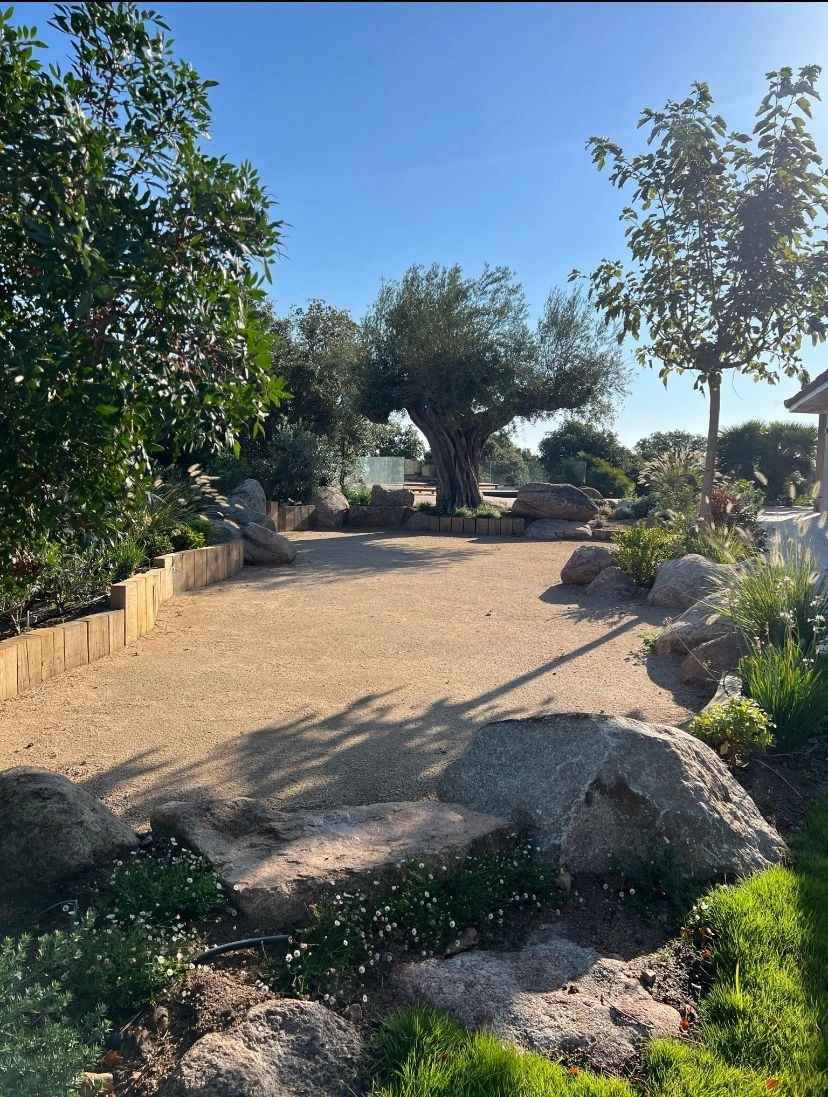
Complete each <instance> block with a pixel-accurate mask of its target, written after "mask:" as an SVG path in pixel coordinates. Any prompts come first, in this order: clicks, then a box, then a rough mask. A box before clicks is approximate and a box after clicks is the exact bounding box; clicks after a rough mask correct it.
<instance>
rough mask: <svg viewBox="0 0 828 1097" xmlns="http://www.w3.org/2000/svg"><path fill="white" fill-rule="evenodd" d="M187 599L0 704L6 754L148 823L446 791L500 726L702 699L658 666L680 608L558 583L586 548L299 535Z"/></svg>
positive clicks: (685, 705) (657, 714) (676, 706)
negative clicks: (649, 644) (156, 810)
mask: <svg viewBox="0 0 828 1097" xmlns="http://www.w3.org/2000/svg"><path fill="white" fill-rule="evenodd" d="M292 537H293V539H294V540H295V541H296V542H297V543H298V547H299V556H298V559H297V563H296V565H295V566H294V567H292V568H284V569H275V570H268V569H264V568H245V569H244V570H243V571H242V572H241V573H240V574H239V575H238V576H236V577H235V578H234V579H232V580H230V581H228V582H226V583H221V584H219V585H217V586H214V587H209V588H206V589H204V590H198V591H191V592H189V593H187V594H183V595H180V596H179V597H177V598H175V599H174V600H173V601H171V602H168V603H167V604H166V605H165V606H164V608H163V610H162V613H161V617H160V619H159V622H158V624H157V625H156V627H155V629H154V630H153V631H152V632H151V633H148V634H147V635H146V636H144V637H142V638H141V639H140V640H139V641H138V643H137V644H135V645H134V646H132V647H130V648H127V649H126V650H125V651H123V652H121V653H119V654H117V655H114V656H111V657H109V658H106V659H103V660H101V661H99V662H97V663H94V664H92V665H91V666H88V667H82V668H80V669H78V670H75V671H72V672H70V673H68V674H64V675H62V676H60V677H58V678H54V679H52V680H51V681H49V682H46V683H45V684H44V685H42V686H40V687H38V688H37V689H34V690H32V691H30V692H28V693H26V694H23V695H21V696H20V697H17V698H13V699H12V700H9V701H5V702H2V703H0V766H2V767H5V766H13V765H21V764H30V765H40V766H46V767H48V768H50V769H55V770H60V771H61V772H63V773H65V774H67V775H68V776H70V777H72V778H73V779H75V780H77V781H79V782H80V783H82V784H84V785H85V786H86V787H87V788H88V789H89V790H90V791H91V792H93V793H94V794H95V795H97V796H101V797H102V798H103V799H105V800H106V801H107V802H108V803H109V804H110V805H111V806H113V807H114V808H116V810H119V811H121V812H122V813H123V814H124V815H125V816H126V817H127V818H128V819H129V820H130V821H131V822H132V823H133V824H135V825H140V824H142V823H144V822H145V820H146V818H147V815H148V813H149V811H150V809H151V808H152V806H153V805H154V804H157V803H160V802H163V801H164V800H169V799H175V798H181V797H182V796H192V795H195V794H199V793H211V794H214V795H216V794H217V795H225V796H230V795H248V796H263V797H267V798H269V799H271V800H272V801H273V802H274V803H276V804H278V805H281V806H284V807H293V806H297V807H298V806H316V805H323V804H324V805H342V804H358V803H371V802H374V801H382V800H398V799H416V798H419V797H423V796H430V795H433V792H434V787H435V781H436V778H437V776H438V774H439V773H440V771H441V770H442V769H443V767H444V766H445V765H446V764H447V763H448V762H449V761H451V760H452V759H453V758H454V757H456V756H457V754H458V753H459V752H460V751H462V749H463V747H464V746H465V745H466V743H468V741H469V739H470V737H471V736H472V734H473V732H474V729H475V728H476V727H477V726H478V725H480V724H481V723H485V722H486V721H488V720H493V719H498V718H503V717H506V716H511V717H514V716H523V715H530V714H533V713H537V712H540V711H566V710H579V709H580V710H595V711H606V712H612V713H617V714H620V715H628V716H635V717H639V718H642V719H647V720H652V721H657V722H659V721H660V722H677V721H679V720H681V719H683V718H684V717H685V716H686V715H687V714H688V711H689V710H690V709H693V708H698V707H700V705H701V704H702V703H703V700H704V698H703V696H702V695H700V694H699V692H698V691H696V690H693V689H690V688H688V687H686V686H682V685H681V684H680V683H679V681H678V673H677V667H678V661H675V662H671V661H668V660H664V659H659V660H653V659H651V660H650V661H649V662H650V664H651V665H650V666H649V667H648V666H647V664H646V663H645V660H644V656H643V650H642V644H641V634H642V633H644V632H648V631H652V630H653V629H654V627H657V626H658V625H659V624H660V623H661V621H662V620H663V616H664V615H663V613H661V612H659V611H656V610H650V609H647V608H646V607H643V606H642V607H635V609H636V612H631V611H630V607H627V608H625V609H623V610H618V609H615V608H612V607H607V606H606V605H602V604H600V603H597V604H596V603H591V602H590V600H589V599H587V598H585V597H583V596H582V595H581V594H580V592H579V591H578V590H577V589H576V588H571V587H562V586H560V584H559V575H560V569H561V566H562V565H563V563H564V561H565V560H566V559H567V558H568V557H569V555H570V554H571V552H572V550H573V548H574V547H575V546H573V545H571V544H555V543H552V544H544V543H540V542H531V541H524V540H522V539H517V538H516V539H508V538H506V539H502V540H496V539H488V538H487V539H485V540H480V541H477V540H475V539H465V538H461V537H435V536H429V535H419V536H414V535H410V534H409V535H404V534H401V533H397V532H387V533H386V532H382V533H369V532H365V533H345V534H339V533H303V534H302V533H300V534H293V535H292Z"/></svg>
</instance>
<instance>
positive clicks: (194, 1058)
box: [161, 999, 363, 1097]
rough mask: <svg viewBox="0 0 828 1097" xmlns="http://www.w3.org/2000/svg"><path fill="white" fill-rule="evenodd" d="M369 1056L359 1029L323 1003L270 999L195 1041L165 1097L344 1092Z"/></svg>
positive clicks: (331, 1095)
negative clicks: (235, 1023)
mask: <svg viewBox="0 0 828 1097" xmlns="http://www.w3.org/2000/svg"><path fill="white" fill-rule="evenodd" d="M362 1054H363V1043H362V1039H361V1037H360V1035H359V1033H358V1032H357V1030H356V1028H355V1027H354V1026H353V1025H352V1024H350V1023H349V1022H348V1021H346V1020H344V1018H342V1017H338V1016H337V1015H336V1014H335V1013H333V1012H331V1010H329V1009H326V1008H325V1006H323V1005H321V1004H320V1003H319V1002H303V1001H291V1000H287V999H280V1000H277V1001H272V1002H265V1003H264V1004H262V1005H260V1006H255V1007H254V1008H253V1009H251V1010H250V1012H249V1013H248V1014H247V1017H246V1018H245V1020H244V1021H243V1022H242V1024H241V1025H240V1026H239V1027H238V1028H237V1029H235V1030H234V1031H232V1032H228V1033H218V1032H212V1033H209V1034H208V1035H207V1036H203V1037H202V1038H201V1039H200V1040H198V1041H197V1042H196V1043H195V1044H193V1046H192V1047H191V1048H190V1049H189V1051H188V1052H187V1053H186V1054H185V1056H184V1058H183V1059H182V1060H181V1062H180V1063H179V1065H178V1066H177V1067H176V1069H175V1072H174V1073H173V1074H172V1076H171V1077H170V1079H169V1081H168V1082H167V1084H166V1085H165V1086H164V1087H163V1089H162V1090H161V1097H344V1095H345V1094H348V1093H353V1092H355V1086H356V1082H357V1072H358V1069H359V1062H360V1058H361V1056H362Z"/></svg>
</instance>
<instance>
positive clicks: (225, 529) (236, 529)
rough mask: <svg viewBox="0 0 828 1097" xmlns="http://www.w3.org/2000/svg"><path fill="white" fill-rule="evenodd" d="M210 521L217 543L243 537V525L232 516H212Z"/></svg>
mask: <svg viewBox="0 0 828 1097" xmlns="http://www.w3.org/2000/svg"><path fill="white" fill-rule="evenodd" d="M209 521H210V525H211V526H212V527H213V534H214V536H215V540H216V543H217V544H224V543H225V542H226V541H238V540H240V539H241V535H242V527H241V526H240V525H239V524H238V523H237V522H234V521H232V520H231V519H230V518H211V519H210V520H209Z"/></svg>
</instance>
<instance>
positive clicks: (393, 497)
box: [371, 484, 416, 507]
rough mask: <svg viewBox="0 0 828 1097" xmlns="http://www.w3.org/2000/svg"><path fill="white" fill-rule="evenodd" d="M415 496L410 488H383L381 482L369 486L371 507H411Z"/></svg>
mask: <svg viewBox="0 0 828 1097" xmlns="http://www.w3.org/2000/svg"><path fill="white" fill-rule="evenodd" d="M415 498H416V497H415V495H414V492H413V491H412V490H411V489H410V488H384V487H383V486H382V485H381V484H374V485H373V486H372V487H371V506H372V507H413V506H414V502H415Z"/></svg>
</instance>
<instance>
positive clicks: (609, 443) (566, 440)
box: [538, 418, 638, 477]
mask: <svg viewBox="0 0 828 1097" xmlns="http://www.w3.org/2000/svg"><path fill="white" fill-rule="evenodd" d="M538 452H539V454H540V458H541V461H542V462H543V464H544V465H545V467H546V474H547V476H550V477H551V476H555V475H557V472H556V470H557V469H558V468H559V467H560V465H561V463H562V462H563V461H565V460H566V459H567V458H569V459H577V458H579V457H580V456H581V455H582V454H587V455H589V456H591V457H599V458H601V460H602V461H606V462H608V463H609V464H610V465H614V466H616V467H617V468H620V469H622V470H623V471H624V472H625V474H626V475H627V476H628V477H629V476H632V475H634V474H635V472H636V468H637V464H638V462H636V459H635V456H634V454H632V453H631V452H630V451H629V450H628V449H627V447H626V446H624V445H622V443H621V441H620V439H619V438H618V435H617V434H616V433H615V432H614V431H612V430H607V429H606V428H602V427H597V426H594V425H593V424H592V423H587V422H585V421H584V420H582V419H574V418H570V419H565V420H564V422H563V423H561V425H560V426H559V427H558V428H557V429H556V430H553V431H550V432H549V434H545V435H544V436H543V438H541V440H540V442H539V443H538ZM628 470H629V471H628Z"/></svg>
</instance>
